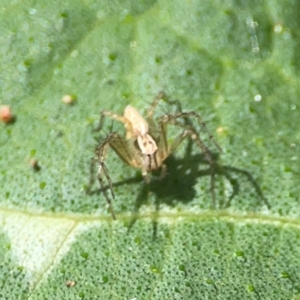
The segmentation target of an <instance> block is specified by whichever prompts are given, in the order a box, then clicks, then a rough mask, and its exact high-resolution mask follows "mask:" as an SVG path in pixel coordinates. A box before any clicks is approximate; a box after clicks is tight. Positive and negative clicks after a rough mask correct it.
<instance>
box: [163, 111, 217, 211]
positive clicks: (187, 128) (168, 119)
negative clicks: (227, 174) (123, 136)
mask: <svg viewBox="0 0 300 300" xmlns="http://www.w3.org/2000/svg"><path fill="white" fill-rule="evenodd" d="M180 117H182V114H177V115H165V116H163V117H162V118H161V119H160V120H159V123H160V125H161V128H162V129H163V130H164V131H165V129H164V128H165V126H166V125H165V124H168V123H169V124H172V125H175V126H179V127H181V128H184V130H183V131H182V132H181V134H180V135H178V136H177V137H176V138H175V140H174V142H173V143H172V144H171V146H170V147H169V150H168V153H167V156H168V155H169V154H171V153H173V152H174V151H175V150H176V149H177V148H178V146H179V145H180V144H181V143H182V141H183V140H184V139H185V138H186V137H187V136H189V137H190V138H191V139H192V140H193V141H195V142H196V144H197V146H198V147H199V148H200V149H201V150H202V152H203V153H204V155H205V158H206V160H207V161H208V162H209V164H210V172H211V180H210V192H211V195H212V203H213V207H215V202H216V201H215V199H216V196H215V167H214V161H213V158H212V154H211V152H210V151H209V149H208V148H207V147H206V146H205V144H204V143H203V141H202V139H201V138H200V135H199V134H198V133H197V131H196V129H195V128H194V127H193V126H192V125H189V124H182V123H181V122H179V121H177V120H176V119H178V118H180ZM165 158H166V157H164V159H165Z"/></svg>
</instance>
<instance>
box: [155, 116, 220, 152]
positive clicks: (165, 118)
mask: <svg viewBox="0 0 300 300" xmlns="http://www.w3.org/2000/svg"><path fill="white" fill-rule="evenodd" d="M189 117H194V118H195V119H196V120H197V122H198V124H199V125H200V126H201V128H203V129H204V131H205V132H206V133H207V134H208V136H209V140H210V141H212V142H213V144H214V145H215V146H216V148H217V149H218V150H219V151H220V152H221V153H222V152H223V151H222V149H221V147H220V146H219V145H218V143H217V142H216V141H215V139H214V137H213V135H212V134H211V133H210V132H209V130H208V129H207V127H206V124H205V122H204V121H203V120H202V118H201V117H200V115H199V114H198V113H196V112H194V111H191V112H180V113H176V114H172V115H170V114H167V115H164V116H163V117H161V118H160V120H159V122H164V123H174V122H173V120H174V121H177V119H180V118H183V119H184V120H186V119H187V118H189ZM175 123H176V124H174V125H179V126H180V123H179V122H178V123H177V122H175ZM181 125H182V126H181V127H189V128H194V126H192V125H191V124H182V123H181ZM195 133H196V134H197V132H196V130H195Z"/></svg>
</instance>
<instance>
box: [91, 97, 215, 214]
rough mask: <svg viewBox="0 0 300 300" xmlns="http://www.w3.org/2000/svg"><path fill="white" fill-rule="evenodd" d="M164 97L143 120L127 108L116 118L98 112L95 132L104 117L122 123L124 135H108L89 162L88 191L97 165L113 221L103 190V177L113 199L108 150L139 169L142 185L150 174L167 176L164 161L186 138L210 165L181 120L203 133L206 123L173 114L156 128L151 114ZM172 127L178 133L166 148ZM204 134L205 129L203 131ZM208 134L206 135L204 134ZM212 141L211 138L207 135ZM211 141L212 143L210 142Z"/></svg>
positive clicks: (194, 134) (198, 141)
mask: <svg viewBox="0 0 300 300" xmlns="http://www.w3.org/2000/svg"><path fill="white" fill-rule="evenodd" d="M164 97H165V94H164V93H163V92H161V93H159V94H158V96H157V97H156V98H155V100H154V102H153V103H152V105H151V106H150V108H149V110H148V112H147V117H146V119H145V118H143V117H142V116H141V114H140V113H139V112H138V111H137V110H136V109H135V108H134V107H132V106H130V105H128V106H127V107H126V108H125V110H124V114H123V116H120V115H117V114H115V113H113V112H110V111H103V112H101V114H100V115H101V118H100V123H99V127H98V129H101V128H102V124H103V119H104V117H105V116H106V117H109V118H111V119H113V120H116V121H119V122H122V123H123V124H124V127H125V130H126V134H125V137H123V136H121V135H120V134H119V133H117V132H111V133H110V134H109V135H108V136H107V137H106V139H105V140H104V141H103V142H101V143H100V144H99V145H98V146H97V148H96V150H95V156H94V157H93V159H92V162H91V178H90V184H89V188H90V187H91V186H92V184H93V181H94V177H93V169H94V166H95V164H96V163H97V164H98V172H97V178H98V180H99V183H100V186H101V189H102V191H103V193H104V195H105V197H106V199H107V202H108V204H109V207H110V211H111V214H112V217H113V218H114V219H115V214H114V211H113V208H112V204H111V199H110V197H109V196H108V194H107V192H106V189H105V188H104V181H103V174H104V176H105V177H106V179H107V181H108V184H109V188H110V191H111V194H112V197H113V198H114V192H113V187H112V181H111V179H110V177H109V174H108V170H107V168H106V165H105V157H106V154H107V151H108V148H109V147H111V148H112V149H113V150H114V151H115V152H116V154H117V155H118V156H119V157H120V158H121V159H122V160H123V161H124V162H125V163H126V164H128V165H130V166H132V167H134V168H137V169H141V172H142V175H143V177H144V179H145V181H146V182H147V183H148V182H149V181H150V178H149V173H150V172H152V171H154V170H157V169H159V168H161V169H162V173H161V176H160V177H163V176H164V174H165V172H166V165H165V164H164V161H165V160H166V159H167V157H168V156H169V155H170V154H172V153H173V152H174V151H175V150H176V148H177V147H178V146H179V145H180V144H181V142H182V141H183V140H184V139H185V138H186V137H187V136H189V137H190V138H191V139H192V140H194V141H195V142H196V144H197V145H198V146H199V148H200V149H201V150H202V152H203V153H204V155H205V158H206V160H207V161H208V162H209V163H210V164H212V162H213V161H212V155H211V153H210V151H209V150H208V148H207V147H206V145H205V144H204V143H203V141H202V140H201V138H200V135H199V134H198V132H197V131H196V129H195V127H194V126H192V125H190V124H187V123H185V122H180V120H181V121H182V120H185V119H187V118H189V117H194V118H196V119H197V121H198V123H199V124H200V125H201V126H202V127H203V128H205V129H206V127H205V123H204V122H202V119H201V118H200V116H199V115H198V114H197V113H196V112H181V111H180V112H178V113H175V114H165V115H163V116H162V117H160V118H159V119H158V120H157V124H155V121H154V119H153V113H154V110H155V108H156V106H157V104H158V103H159V101H160V100H161V99H163V98H164ZM169 124H171V125H174V126H177V127H179V128H181V133H180V134H179V135H178V136H177V137H176V138H175V140H174V141H173V142H172V143H171V144H170V145H169V144H168V142H167V126H168V125H169ZM206 131H207V129H206ZM207 132H208V131H207ZM209 138H210V139H212V135H209ZM212 140H213V139H212ZM213 142H214V144H215V145H216V147H217V148H218V149H219V150H220V151H221V149H220V147H219V146H218V144H217V143H216V142H215V141H214V140H213ZM213 188H214V174H212V179H211V190H212V193H213V202H214V191H213Z"/></svg>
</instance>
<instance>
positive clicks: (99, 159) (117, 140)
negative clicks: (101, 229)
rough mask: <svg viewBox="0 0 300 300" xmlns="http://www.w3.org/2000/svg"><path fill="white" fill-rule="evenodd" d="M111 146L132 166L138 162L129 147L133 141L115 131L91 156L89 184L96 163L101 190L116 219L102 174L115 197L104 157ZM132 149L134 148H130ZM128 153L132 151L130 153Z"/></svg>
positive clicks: (136, 156) (91, 181) (91, 180)
mask: <svg viewBox="0 0 300 300" xmlns="http://www.w3.org/2000/svg"><path fill="white" fill-rule="evenodd" d="M109 146H110V147H111V148H112V149H113V150H114V151H115V152H116V154H117V155H118V156H119V157H120V158H121V159H122V160H123V161H124V162H125V163H127V164H128V165H131V166H133V167H138V166H139V164H140V161H139V156H138V155H137V154H136V153H135V152H134V151H132V150H131V148H130V147H133V143H132V144H131V141H127V140H125V139H124V138H123V137H122V136H120V135H119V134H118V133H117V132H112V133H110V134H109V135H108V136H107V138H106V139H105V140H104V141H103V142H102V143H101V144H100V145H99V146H98V147H97V148H96V150H95V156H94V157H93V159H92V161H91V177H90V185H91V184H93V182H94V179H93V170H94V166H95V164H96V163H98V172H97V178H98V181H99V184H100V187H101V190H102V192H103V194H104V196H105V198H106V201H107V203H108V205H109V208H110V211H111V214H112V217H113V219H116V217H115V213H114V210H113V207H112V201H111V198H110V197H109V195H108V193H107V189H106V187H105V185H104V180H103V175H104V177H105V178H106V180H107V182H108V187H109V190H110V192H111V196H112V198H114V197H115V195H114V191H113V186H112V180H111V178H110V176H109V172H108V169H107V167H106V165H105V162H104V161H105V158H106V155H107V152H108V147H109ZM132 149H134V148H132ZM130 153H133V154H132V155H131V154H130Z"/></svg>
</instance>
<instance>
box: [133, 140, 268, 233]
mask: <svg viewBox="0 0 300 300" xmlns="http://www.w3.org/2000/svg"><path fill="white" fill-rule="evenodd" d="M191 152H192V141H190V140H189V141H188V144H187V147H186V151H185V155H184V157H183V158H180V159H179V158H176V157H175V156H174V155H170V156H169V158H168V159H167V160H166V164H167V167H168V169H167V174H166V176H165V177H164V178H163V179H161V180H159V179H157V178H158V177H156V176H155V175H157V174H155V173H154V177H153V180H152V181H151V182H150V183H149V184H145V183H143V184H142V186H141V189H140V191H139V193H138V196H137V198H136V201H135V206H134V210H133V216H132V219H131V221H130V223H129V225H128V231H130V229H131V228H132V227H133V226H134V224H135V222H136V221H137V219H138V216H139V210H140V208H141V206H142V205H144V204H147V203H148V202H149V196H150V195H151V196H152V195H154V197H155V202H154V204H155V211H154V212H153V218H152V224H153V238H155V237H156V232H157V226H158V222H157V220H158V216H159V210H160V205H161V204H162V203H164V204H167V205H168V206H171V207H175V206H176V203H178V202H181V203H188V202H190V201H192V200H194V198H195V196H196V190H195V185H196V184H197V183H198V180H199V179H200V178H202V177H205V176H209V177H211V176H212V174H213V175H214V176H215V177H219V176H220V177H225V178H226V179H227V180H228V182H229V184H230V186H231V191H232V192H231V194H230V195H228V196H227V197H217V201H218V207H219V208H223V209H226V208H228V207H229V206H230V204H231V202H232V201H233V199H234V198H235V197H236V196H237V195H238V194H240V193H241V192H242V190H241V183H240V181H242V179H240V180H239V179H237V178H241V177H243V178H244V179H245V180H246V181H247V182H249V183H250V185H251V186H252V188H253V189H254V191H255V195H256V196H257V197H256V198H258V199H259V201H260V202H262V203H264V204H265V205H266V206H267V207H268V208H270V205H269V203H268V200H267V199H266V198H265V197H264V195H263V192H262V190H261V188H260V186H259V184H258V182H257V181H256V180H255V179H254V177H253V176H252V174H251V173H250V172H248V171H247V170H243V169H239V168H236V167H232V166H228V165H222V164H220V163H219V162H218V160H219V154H218V153H212V161H213V163H212V164H209V163H208V161H207V160H206V159H205V156H204V154H194V155H192V154H191ZM211 188H213V189H215V188H216V187H215V186H211ZM219 189H220V188H219V187H218V190H219ZM210 190H211V189H210V187H208V188H207V192H208V193H209V191H210ZM223 190H224V188H223ZM219 194H221V195H223V196H224V191H223V192H222V191H221V192H220V193H219ZM211 197H212V201H211V208H212V209H216V207H215V204H214V200H215V199H213V197H214V195H213V193H212V195H211ZM219 198H220V199H219ZM225 198H227V199H225ZM255 204H256V203H255ZM258 204H259V203H258Z"/></svg>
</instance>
